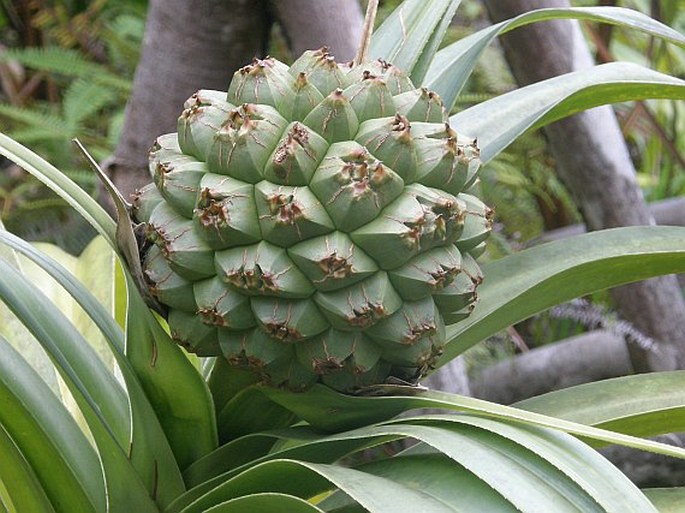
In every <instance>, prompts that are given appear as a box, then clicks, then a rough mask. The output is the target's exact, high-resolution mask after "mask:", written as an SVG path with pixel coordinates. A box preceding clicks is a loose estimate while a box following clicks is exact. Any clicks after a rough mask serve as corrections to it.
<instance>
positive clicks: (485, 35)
mask: <svg viewBox="0 0 685 513" xmlns="http://www.w3.org/2000/svg"><path fill="white" fill-rule="evenodd" d="M562 18H575V19H581V20H590V21H596V22H600V23H609V24H613V25H622V26H626V27H629V28H631V29H636V30H640V31H642V32H646V33H647V34H651V35H653V36H656V37H659V38H662V39H665V40H666V41H669V42H671V43H674V44H677V45H680V46H685V36H683V35H682V34H680V33H679V32H677V31H675V30H673V29H671V28H669V27H667V26H666V25H664V24H662V23H659V22H658V21H656V20H654V19H652V18H650V17H649V16H646V15H644V14H642V13H641V12H639V11H634V10H632V9H625V8H622V7H569V8H550V9H537V10H535V11H530V12H526V13H523V14H520V15H519V16H516V17H515V18H512V19H510V20H506V21H502V22H500V23H497V24H495V25H492V26H490V27H487V28H485V29H482V30H479V31H478V32H475V33H474V34H471V35H469V36H467V37H465V38H463V39H461V40H459V41H457V42H456V43H452V44H451V45H449V46H447V47H445V48H443V49H442V50H440V51H439V52H438V53H437V54H436V55H435V58H434V59H433V61H432V62H431V65H430V68H429V70H428V72H427V74H426V80H425V83H424V85H425V86H426V87H427V88H428V89H431V90H434V91H435V92H437V93H438V94H439V95H440V97H441V98H442V100H443V102H445V107H446V108H447V109H448V111H449V110H451V109H452V107H453V106H454V102H455V101H456V99H457V96H458V95H459V93H460V92H461V90H462V88H463V87H464V84H465V83H466V80H467V79H468V77H469V76H470V75H471V72H472V71H473V68H474V67H475V65H476V61H477V60H478V58H479V57H480V56H481V54H482V53H483V51H484V50H485V48H487V46H488V45H489V44H490V43H491V42H492V41H493V40H494V39H495V37H497V36H499V35H501V34H504V33H506V32H509V31H510V30H513V29H515V28H518V27H522V26H524V25H528V24H530V23H535V22H538V21H545V20H552V19H562Z"/></svg>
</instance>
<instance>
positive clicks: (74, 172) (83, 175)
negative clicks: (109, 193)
mask: <svg viewBox="0 0 685 513" xmlns="http://www.w3.org/2000/svg"><path fill="white" fill-rule="evenodd" d="M61 171H62V173H64V174H65V175H66V176H68V177H69V178H71V179H72V180H73V181H74V182H76V183H77V184H79V185H80V186H82V187H88V188H90V187H94V186H96V185H97V184H98V182H99V180H98V177H97V176H96V175H95V173H93V172H92V171H90V170H85V169H64V168H62V169H61Z"/></svg>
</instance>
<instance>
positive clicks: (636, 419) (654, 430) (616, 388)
mask: <svg viewBox="0 0 685 513" xmlns="http://www.w3.org/2000/svg"><path fill="white" fill-rule="evenodd" d="M683 388H685V371H673V372H658V373H649V374H637V375H634V376H623V377H619V378H613V379H607V380H602V381H597V382H594V383H586V384H583V385H577V386H574V387H569V388H566V389H563V390H558V391H554V392H549V393H547V394H543V395H540V396H537V397H533V398H530V399H526V400H525V401H520V402H518V403H516V404H515V406H516V407H517V408H521V409H524V410H528V411H534V412H537V413H542V414H544V415H550V416H553V417H558V418H561V419H566V420H570V421H573V422H578V423H580V424H587V425H589V426H597V427H601V428H604V429H610V430H612V431H616V432H619V433H626V434H630V435H633V436H644V437H649V436H656V435H660V434H665V433H679V432H682V431H685V397H684V396H683V393H682V390H683Z"/></svg>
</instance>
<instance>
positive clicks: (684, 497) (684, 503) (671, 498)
mask: <svg viewBox="0 0 685 513" xmlns="http://www.w3.org/2000/svg"><path fill="white" fill-rule="evenodd" d="M643 492H644V493H645V495H646V496H647V497H648V498H649V500H651V501H652V503H653V504H654V506H656V509H658V510H659V513H685V488H682V487H680V488H676V487H674V488H648V489H647V490H643Z"/></svg>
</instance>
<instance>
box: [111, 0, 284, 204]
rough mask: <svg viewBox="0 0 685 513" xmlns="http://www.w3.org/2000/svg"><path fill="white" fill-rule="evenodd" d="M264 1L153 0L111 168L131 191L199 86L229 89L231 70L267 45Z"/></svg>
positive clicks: (116, 179)
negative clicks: (159, 141) (157, 142)
mask: <svg viewBox="0 0 685 513" xmlns="http://www.w3.org/2000/svg"><path fill="white" fill-rule="evenodd" d="M269 27H270V22H269V18H268V12H267V5H266V1H265V0H230V1H229V0H151V1H150V7H149V10H148V17H147V24H146V27H145V38H144V40H143V49H142V55H141V59H140V63H139V64H138V67H137V69H136V74H135V78H134V81H133V93H132V95H131V98H130V99H129V102H128V105H127V107H126V118H125V122H124V128H123V132H122V135H121V140H120V141H119V145H118V146H117V148H116V150H115V152H114V156H113V158H112V159H111V161H110V162H109V166H108V170H109V172H110V173H111V174H112V176H113V179H114V183H115V184H116V186H117V187H118V188H119V190H120V191H122V193H123V194H124V195H125V196H128V195H130V194H131V193H132V192H133V191H134V190H135V189H136V188H138V187H140V186H141V185H144V184H146V183H148V182H150V175H149V173H148V171H147V152H148V149H149V148H150V146H151V145H152V143H153V142H154V140H155V138H156V137H157V136H159V135H161V134H164V133H168V132H174V131H175V130H176V119H177V118H178V116H179V114H180V112H181V109H182V106H183V102H184V101H185V100H186V99H187V98H188V97H189V96H190V95H191V94H193V93H194V92H195V91H196V90H197V89H219V90H225V89H227V88H228V83H229V81H230V79H231V76H232V75H233V72H234V71H235V70H236V69H237V68H238V67H240V66H243V65H244V64H246V63H248V62H249V61H250V60H251V59H252V58H253V57H254V56H256V55H263V54H264V52H265V50H266V43H267V38H268V32H269Z"/></svg>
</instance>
